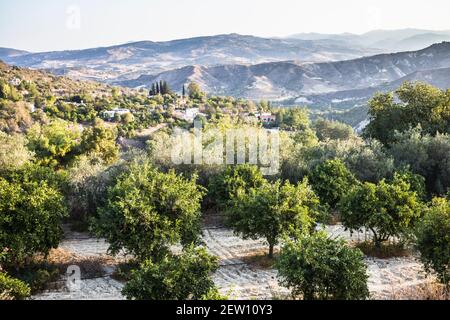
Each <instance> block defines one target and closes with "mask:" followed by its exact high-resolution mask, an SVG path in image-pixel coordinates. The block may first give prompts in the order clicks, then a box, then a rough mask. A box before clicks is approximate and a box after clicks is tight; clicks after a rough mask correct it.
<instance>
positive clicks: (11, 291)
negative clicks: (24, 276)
mask: <svg viewBox="0 0 450 320" xmlns="http://www.w3.org/2000/svg"><path fill="white" fill-rule="evenodd" d="M29 295H30V288H29V287H28V285H27V284H26V283H24V282H22V281H20V280H18V279H14V278H11V277H10V276H8V275H7V274H6V273H2V272H0V300H10V299H12V300H23V299H25V298H27V297H28V296H29Z"/></svg>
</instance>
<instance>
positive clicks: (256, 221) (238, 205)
mask: <svg viewBox="0 0 450 320" xmlns="http://www.w3.org/2000/svg"><path fill="white" fill-rule="evenodd" d="M318 215H319V199H318V198H317V196H316V195H315V194H314V192H313V191H312V189H311V187H310V186H309V185H308V182H307V181H304V182H303V183H301V184H298V185H292V184H290V183H289V182H286V183H285V184H282V183H281V181H276V182H275V183H268V182H267V183H264V184H262V185H261V186H260V187H257V188H251V189H249V190H245V189H243V188H239V189H238V190H237V191H236V193H235V194H234V195H233V196H232V198H231V203H230V206H229V208H228V210H227V212H226V218H227V224H228V225H229V226H231V227H232V228H233V230H234V231H235V233H237V234H240V235H242V236H243V238H244V239H258V238H264V239H265V240H266V241H267V243H268V244H269V257H273V253H274V247H275V245H277V244H278V243H279V240H280V238H281V237H282V235H284V234H288V235H290V236H298V235H300V234H304V233H308V232H309V231H310V230H311V229H312V228H313V227H314V225H315V219H316V218H317V216H318Z"/></svg>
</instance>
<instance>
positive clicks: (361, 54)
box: [0, 29, 450, 109]
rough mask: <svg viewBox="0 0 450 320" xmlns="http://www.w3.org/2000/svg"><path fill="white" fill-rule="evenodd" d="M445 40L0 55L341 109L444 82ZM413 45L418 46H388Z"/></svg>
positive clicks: (414, 37)
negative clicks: (411, 84)
mask: <svg viewBox="0 0 450 320" xmlns="http://www.w3.org/2000/svg"><path fill="white" fill-rule="evenodd" d="M446 39H448V40H450V31H428V30H419V29H404V30H393V31H385V30H379V31H372V32H369V33H366V34H363V35H355V34H339V35H326V34H316V33H309V34H297V35H294V36H291V37H289V38H285V39H266V38H259V37H253V36H243V35H238V34H229V35H218V36H210V37H197V38H190V39H182V40H174V41H168V42H151V41H142V42H133V43H127V44H123V45H118V46H112V47H105V48H94V49H86V50H77V51H61V52H44V53H29V52H25V51H20V50H15V49H6V48H3V49H1V48H0V59H1V60H3V61H5V62H6V63H8V64H12V65H18V66H23V67H30V68H35V69H44V70H47V71H50V72H52V73H53V74H56V75H65V76H69V77H71V78H76V79H84V80H86V79H87V80H96V81H100V82H105V83H108V84H114V85H121V86H127V87H130V88H139V87H146V88H148V87H149V86H150V85H151V83H152V82H155V81H159V80H164V81H167V82H168V83H169V85H170V86H171V87H172V88H173V89H174V90H176V91H181V88H182V86H183V85H184V84H187V83H189V82H191V81H195V82H198V83H199V84H200V85H201V86H202V88H203V89H204V90H205V91H207V92H209V93H211V94H217V95H230V96H236V97H244V98H250V99H255V100H259V99H269V100H272V101H279V102H280V103H285V104H303V105H304V104H306V105H310V106H311V107H315V108H318V109H330V108H331V109H345V108H350V107H354V106H360V105H364V104H365V103H366V102H367V99H368V98H369V97H370V96H371V95H372V94H373V93H374V92H376V91H383V90H392V89H395V88H396V87H398V85H400V84H401V82H403V81H404V80H423V81H427V82H429V83H432V84H434V85H436V86H439V87H441V88H449V87H450V73H449V70H450V42H441V41H442V40H446ZM435 42H441V43H436V44H434V43H435ZM416 47H419V49H420V50H408V51H402V52H397V53H390V52H393V51H396V50H397V49H400V48H416ZM424 47H425V48H424ZM386 52H387V53H386Z"/></svg>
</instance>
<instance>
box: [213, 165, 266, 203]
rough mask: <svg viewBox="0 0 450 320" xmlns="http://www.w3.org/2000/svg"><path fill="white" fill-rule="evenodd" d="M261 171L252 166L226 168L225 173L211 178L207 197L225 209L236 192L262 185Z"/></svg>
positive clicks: (263, 180)
mask: <svg viewBox="0 0 450 320" xmlns="http://www.w3.org/2000/svg"><path fill="white" fill-rule="evenodd" d="M265 181H266V180H265V179H264V177H263V175H262V173H261V171H260V170H259V169H258V167H257V166H254V165H248V164H246V165H238V166H228V167H227V168H226V169H225V171H223V172H222V173H220V174H218V175H216V176H215V177H213V178H212V179H211V181H210V184H209V186H208V197H209V198H211V199H213V200H214V201H215V202H216V204H217V205H219V207H220V208H222V209H225V208H226V207H227V206H228V205H229V201H230V200H231V198H232V196H233V195H234V194H235V193H236V191H237V190H238V189H239V188H241V189H242V190H249V189H251V188H259V187H260V186H262V185H263V184H264V182H265Z"/></svg>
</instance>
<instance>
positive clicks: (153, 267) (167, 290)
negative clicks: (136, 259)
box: [122, 247, 218, 300]
mask: <svg viewBox="0 0 450 320" xmlns="http://www.w3.org/2000/svg"><path fill="white" fill-rule="evenodd" d="M217 269H218V263H217V258H216V257H213V256H211V255H209V254H208V253H207V251H206V250H205V249H203V248H197V249H194V248H193V247H188V248H186V249H185V250H184V251H183V252H182V253H181V254H180V255H173V254H169V255H167V256H165V257H164V258H163V259H162V260H161V261H159V262H158V263H155V262H153V261H152V260H146V261H145V262H143V264H142V265H141V267H140V268H139V270H137V271H134V272H133V274H132V276H131V280H130V281H129V282H128V283H127V284H126V285H125V288H124V289H123V291H122V292H123V294H124V295H125V296H126V297H127V298H128V299H130V300H131V299H134V300H201V299H203V298H204V297H205V296H209V295H211V293H212V292H217V289H216V288H215V285H214V281H213V280H212V279H211V274H212V273H213V272H215V271H216V270H217Z"/></svg>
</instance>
